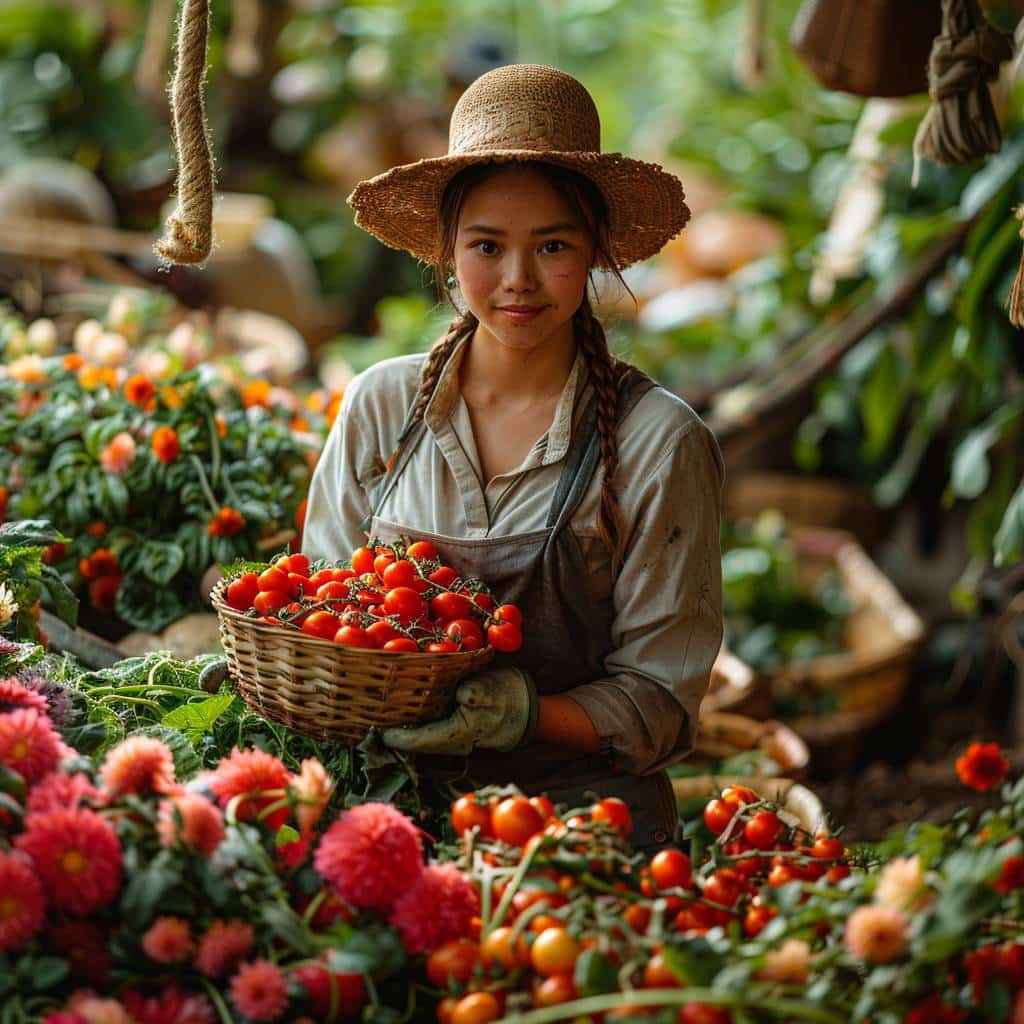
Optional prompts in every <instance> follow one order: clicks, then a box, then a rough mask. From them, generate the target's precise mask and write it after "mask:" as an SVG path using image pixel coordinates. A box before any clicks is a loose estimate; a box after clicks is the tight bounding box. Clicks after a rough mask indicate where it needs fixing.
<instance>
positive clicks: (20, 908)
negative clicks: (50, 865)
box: [0, 853, 46, 953]
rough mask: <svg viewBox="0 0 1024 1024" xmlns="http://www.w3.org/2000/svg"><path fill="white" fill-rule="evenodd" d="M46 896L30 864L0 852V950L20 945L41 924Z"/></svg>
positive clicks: (15, 854) (0, 951) (18, 947)
mask: <svg viewBox="0 0 1024 1024" xmlns="http://www.w3.org/2000/svg"><path fill="white" fill-rule="evenodd" d="M45 916H46V898H45V896H44V895H43V887H42V885H41V884H40V882H39V879H38V878H36V875H35V872H34V871H33V870H32V865H31V864H30V863H29V862H28V861H27V860H26V859H25V858H24V857H22V856H21V854H18V853H0V953H3V952H7V951H8V950H14V949H22V948H23V947H24V946H27V945H28V942H29V939H31V938H32V936H33V935H35V933H36V932H37V931H39V929H40V928H41V927H42V925H43V918H44V917H45Z"/></svg>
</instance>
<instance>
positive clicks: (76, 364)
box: [64, 352, 85, 373]
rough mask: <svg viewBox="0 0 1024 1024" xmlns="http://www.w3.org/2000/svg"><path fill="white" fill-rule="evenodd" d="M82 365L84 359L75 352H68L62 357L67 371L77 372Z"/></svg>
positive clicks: (83, 364)
mask: <svg viewBox="0 0 1024 1024" xmlns="http://www.w3.org/2000/svg"><path fill="white" fill-rule="evenodd" d="M83 366H85V360H84V359H83V358H82V357H81V356H80V355H79V354H78V353H77V352H69V353H68V354H67V355H66V356H65V357H64V369H65V370H67V371H68V373H77V372H78V371H79V370H80V369H81V368H82V367H83Z"/></svg>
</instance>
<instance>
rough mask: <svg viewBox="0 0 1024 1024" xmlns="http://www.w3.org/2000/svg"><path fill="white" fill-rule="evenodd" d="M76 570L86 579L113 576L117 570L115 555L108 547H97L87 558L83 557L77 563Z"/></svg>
mask: <svg viewBox="0 0 1024 1024" xmlns="http://www.w3.org/2000/svg"><path fill="white" fill-rule="evenodd" d="M78 571H79V572H80V573H81V574H82V575H83V576H84V577H85V578H86V579H87V580H98V579H99V578H100V577H101V576H115V575H117V572H118V564H117V555H115V554H114V552H113V551H111V550H110V549H109V548H97V549H96V550H95V551H94V552H93V553H92V554H91V555H90V556H89V557H88V558H83V559H82V560H81V561H80V562H79V563H78Z"/></svg>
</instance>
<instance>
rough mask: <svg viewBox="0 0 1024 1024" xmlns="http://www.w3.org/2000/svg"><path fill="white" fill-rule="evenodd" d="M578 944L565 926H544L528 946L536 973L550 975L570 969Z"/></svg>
mask: <svg viewBox="0 0 1024 1024" xmlns="http://www.w3.org/2000/svg"><path fill="white" fill-rule="evenodd" d="M579 954H580V944H579V943H578V942H577V941H576V940H575V939H574V938H573V937H572V936H571V935H570V934H569V933H568V932H567V931H566V930H565V928H545V929H544V931H542V932H541V933H540V934H539V935H538V936H537V938H536V939H535V940H534V943H533V945H532V946H531V947H530V961H531V963H532V964H533V969H534V970H535V971H536V972H537V973H538V974H543V975H544V976H545V977H550V976H551V975H552V974H563V973H566V972H569V971H572V969H573V967H574V966H575V965H576V958H577V957H578V956H579Z"/></svg>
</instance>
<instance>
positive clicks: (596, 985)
mask: <svg viewBox="0 0 1024 1024" xmlns="http://www.w3.org/2000/svg"><path fill="white" fill-rule="evenodd" d="M573 981H574V983H575V985H576V988H577V989H578V991H579V994H580V995H581V996H599V995H603V994H604V993H605V992H616V991H618V988H619V976H618V972H617V971H616V970H615V968H614V967H613V966H612V964H611V962H610V961H609V959H608V957H606V956H605V955H604V953H601V952H599V951H598V950H596V949H585V950H584V951H583V952H582V953H580V955H579V956H578V957H577V958H576V968H575V970H574V971H573Z"/></svg>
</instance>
